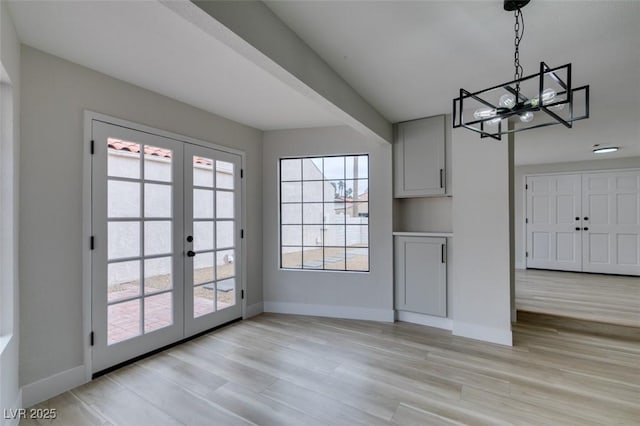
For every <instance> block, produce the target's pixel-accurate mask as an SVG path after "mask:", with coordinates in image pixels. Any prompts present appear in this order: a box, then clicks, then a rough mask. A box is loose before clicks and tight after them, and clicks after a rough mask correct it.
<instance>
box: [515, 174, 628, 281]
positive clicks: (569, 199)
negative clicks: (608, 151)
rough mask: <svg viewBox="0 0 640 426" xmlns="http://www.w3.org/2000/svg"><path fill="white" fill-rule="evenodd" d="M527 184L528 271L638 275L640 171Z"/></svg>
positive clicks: (533, 180)
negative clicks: (552, 270)
mask: <svg viewBox="0 0 640 426" xmlns="http://www.w3.org/2000/svg"><path fill="white" fill-rule="evenodd" d="M526 183H527V190H526V192H527V218H526V222H527V223H526V224H525V226H526V232H527V257H526V260H527V267H529V268H542V269H557V270H564V271H583V272H598V273H609V274H625V275H640V171H637V170H635V171H618V172H594V173H580V174H558V175H539V176H529V177H527V182H526Z"/></svg>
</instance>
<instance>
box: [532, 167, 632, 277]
mask: <svg viewBox="0 0 640 426" xmlns="http://www.w3.org/2000/svg"><path fill="white" fill-rule="evenodd" d="M638 171H640V168H636V167H625V168H622V169H600V170H588V169H587V170H570V171H564V172H540V173H527V174H525V175H523V176H522V185H523V186H524V185H526V183H527V178H528V177H535V176H556V175H574V174H592V173H616V172H638ZM522 199H523V200H522V206H523V208H522V216H521V217H520V220H521V223H522V238H523V239H522V241H523V242H524V245H523V246H522V248H521V250H522V259H523V261H522V264H523V266H524V269H529V268H527V258H526V251H527V243H528V240H527V238H528V237H527V224H526V219H527V211H528V210H527V209H528V206H527V191H526V189H525V190H524V191H522Z"/></svg>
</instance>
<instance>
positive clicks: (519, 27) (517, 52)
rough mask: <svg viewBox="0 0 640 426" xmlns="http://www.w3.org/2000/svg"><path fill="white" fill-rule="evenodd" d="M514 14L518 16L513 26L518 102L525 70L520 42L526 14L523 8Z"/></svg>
mask: <svg viewBox="0 0 640 426" xmlns="http://www.w3.org/2000/svg"><path fill="white" fill-rule="evenodd" d="M513 16H514V17H515V18H516V23H515V25H514V27H513V30H514V32H515V38H514V40H513V44H514V46H515V52H514V54H513V65H514V68H515V72H514V74H513V79H514V80H515V81H516V102H518V99H519V94H520V79H521V78H522V71H523V69H522V65H520V42H521V41H522V37H523V36H524V16H523V15H522V10H521V9H516V10H514V11H513Z"/></svg>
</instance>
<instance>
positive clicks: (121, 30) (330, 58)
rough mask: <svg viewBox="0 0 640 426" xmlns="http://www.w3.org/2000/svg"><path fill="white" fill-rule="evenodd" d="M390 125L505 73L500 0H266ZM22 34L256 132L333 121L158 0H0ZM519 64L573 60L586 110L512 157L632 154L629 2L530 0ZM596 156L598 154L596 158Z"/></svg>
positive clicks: (639, 132)
mask: <svg viewBox="0 0 640 426" xmlns="http://www.w3.org/2000/svg"><path fill="white" fill-rule="evenodd" d="M266 4H267V6H268V7H269V8H270V9H271V10H272V11H273V12H274V13H275V14H276V15H277V16H278V17H279V18H280V19H281V20H282V21H283V22H284V23H285V24H286V25H287V26H289V27H290V28H291V29H292V30H293V31H295V32H296V33H297V34H298V36H299V37H300V38H302V39H303V40H304V41H305V42H306V43H307V44H308V45H309V46H310V47H311V48H312V49H313V50H314V51H315V52H316V53H317V54H319V55H320V56H321V57H322V58H323V59H324V60H325V61H326V62H327V63H328V64H329V65H330V66H331V67H332V68H333V69H334V70H335V71H336V72H337V73H338V74H340V75H341V76H342V78H344V79H345V80H346V81H347V82H348V83H349V84H350V85H351V86H352V87H353V88H354V89H355V90H356V91H357V92H358V93H359V94H360V95H362V97H363V98H364V99H365V100H366V101H367V102H369V103H370V104H371V105H372V106H373V107H374V108H376V109H377V110H378V111H379V112H380V113H381V114H382V115H383V116H384V117H385V118H387V119H388V120H389V121H391V122H398V121H404V120H409V119H413V118H418V117H425V116H430V115H435V114H441V113H447V112H449V111H450V109H451V100H452V98H453V97H455V96H456V95H457V93H458V91H459V89H460V87H464V88H465V89H469V90H479V89H483V88H485V87H488V86H490V85H495V84H498V83H501V82H504V81H507V80H510V79H512V76H513V63H512V60H513V23H514V22H513V15H512V14H510V13H507V12H505V11H503V10H502V1H500V0H491V1H457V0H449V1H366V0H365V1H306V0H299V1H267V2H266ZM10 10H11V13H12V16H13V18H14V21H15V24H16V27H17V31H18V35H19V37H20V39H21V41H22V42H23V43H25V44H28V45H30V46H33V47H35V48H37V49H40V50H43V51H46V52H49V53H51V54H54V55H56V56H60V57H62V58H65V59H67V60H70V61H72V62H75V63H78V64H80V65H84V66H86V67H89V68H92V69H95V70H97V71H100V72H103V73H105V74H108V75H111V76H113V77H115V78H118V79H121V80H124V81H127V82H129V83H132V84H135V85H138V86H141V87H144V88H146V89H149V90H152V91H154V92H158V93H161V94H163V95H166V96H169V97H171V98H174V99H177V100H180V101H182V102H185V103H188V104H191V105H194V106H196V107H199V108H202V109H204V110H206V111H209V112H212V113H215V114H218V115H221V116H223V117H227V118H230V119H232V120H235V121H238V122H241V123H244V124H247V125H250V126H253V127H256V128H258V129H262V130H271V129H285V128H304V127H319V126H328V125H338V124H342V122H341V121H340V120H339V119H338V118H337V117H336V116H335V115H334V114H332V113H331V112H330V111H329V110H327V109H326V107H323V106H321V105H320V104H319V103H317V100H313V99H310V98H308V97H305V96H304V95H302V94H300V92H298V91H297V90H295V88H292V87H290V86H289V85H287V84H286V83H284V82H282V81H281V80H279V79H277V78H276V77H274V76H273V75H271V74H269V73H268V72H265V71H264V70H263V69H261V68H260V67H259V66H258V65H256V64H254V63H253V62H251V61H249V60H248V59H246V58H245V57H243V56H242V55H241V54H239V53H237V52H236V51H234V50H233V49H231V48H230V47H228V46H227V45H225V44H223V43H221V42H220V41H218V40H216V39H215V38H214V37H212V36H210V35H208V34H206V33H205V32H203V31H201V30H200V29H199V28H197V27H195V26H194V25H192V24H191V23H189V22H187V20H185V19H184V18H182V17H180V16H178V15H177V14H176V13H174V12H173V11H171V10H170V8H168V7H166V6H165V5H163V4H162V3H161V2H158V1H125V2H120V1H106V2H94V1H92V2H83V1H79V2H74V1H72V2H59V1H44V2H35V1H12V2H11V3H10ZM524 17H525V24H526V32H525V36H524V40H523V42H522V44H521V60H522V63H523V65H524V69H525V74H528V73H532V72H535V71H536V69H537V67H538V64H539V62H540V61H541V60H544V61H545V62H547V63H548V64H550V65H552V66H557V65H563V64H565V63H568V62H571V63H572V64H573V81H574V84H578V85H580V84H590V85H591V118H590V119H589V120H585V121H581V122H577V123H575V125H574V128H573V129H571V130H569V129H565V128H563V127H561V126H554V127H550V128H545V129H538V130H535V131H531V132H523V133H518V134H517V140H516V163H517V164H535V163H549V162H559V161H578V160H588V159H593V158H598V157H594V155H593V154H592V153H591V147H592V145H593V144H595V143H602V144H615V145H619V146H621V150H620V151H619V152H618V153H614V154H610V155H608V156H606V158H615V157H628V156H637V155H640V78H638V72H639V70H640V25H637V22H638V21H639V20H640V2H638V1H620V2H618V1H606V0H602V1H560V0H556V1H544V0H535V1H533V2H531V3H530V4H529V5H528V6H527V7H526V8H525V9H524ZM601 158H604V156H602V157H601Z"/></svg>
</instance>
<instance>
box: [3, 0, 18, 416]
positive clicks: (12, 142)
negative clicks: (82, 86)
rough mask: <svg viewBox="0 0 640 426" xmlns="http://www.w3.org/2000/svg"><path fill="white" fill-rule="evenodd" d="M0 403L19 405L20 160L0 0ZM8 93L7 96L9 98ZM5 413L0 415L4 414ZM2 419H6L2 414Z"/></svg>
mask: <svg viewBox="0 0 640 426" xmlns="http://www.w3.org/2000/svg"><path fill="white" fill-rule="evenodd" d="M0 64H1V66H0V68H1V69H0V73H2V76H1V78H0V81H1V82H2V86H3V87H2V99H1V100H0V102H1V108H2V109H1V111H0V123H1V127H2V128H1V129H0V138H1V139H0V161H1V163H0V182H1V185H2V186H1V187H0V226H1V228H0V315H1V317H0V408H2V409H10V408H18V407H20V406H21V404H22V401H21V398H20V392H19V389H20V386H19V379H18V363H19V355H18V353H19V345H20V342H19V329H20V322H19V308H18V305H19V303H18V299H19V298H18V289H19V286H18V257H17V253H18V233H17V231H16V230H17V227H18V202H17V200H18V161H19V140H20V114H19V112H20V42H19V41H18V36H17V34H16V31H15V28H14V26H13V22H12V19H11V16H10V15H9V11H8V9H7V5H6V2H4V1H2V2H0ZM7 97H8V98H7ZM2 417H4V416H2ZM0 424H3V425H4V424H10V421H9V420H7V419H4V418H2V419H0Z"/></svg>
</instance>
